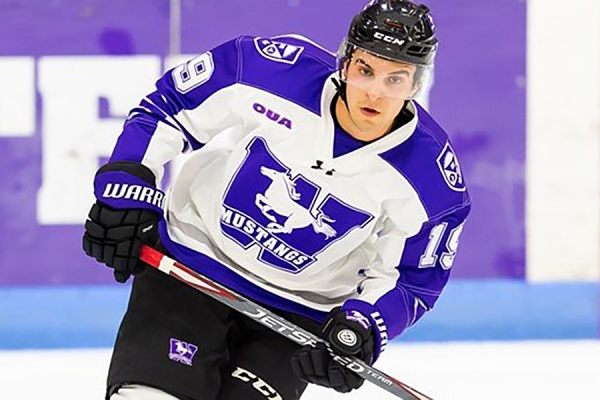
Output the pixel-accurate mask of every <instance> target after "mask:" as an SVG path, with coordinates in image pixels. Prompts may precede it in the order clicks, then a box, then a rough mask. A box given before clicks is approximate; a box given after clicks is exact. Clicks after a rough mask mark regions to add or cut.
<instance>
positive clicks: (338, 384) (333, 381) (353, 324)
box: [291, 308, 375, 393]
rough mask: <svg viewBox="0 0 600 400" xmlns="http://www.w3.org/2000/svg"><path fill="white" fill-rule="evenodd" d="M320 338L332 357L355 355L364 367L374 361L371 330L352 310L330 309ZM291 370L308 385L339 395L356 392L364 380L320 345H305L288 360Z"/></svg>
mask: <svg viewBox="0 0 600 400" xmlns="http://www.w3.org/2000/svg"><path fill="white" fill-rule="evenodd" d="M323 337H324V338H325V339H326V340H327V341H328V342H329V343H330V344H331V348H332V350H333V351H334V352H335V354H338V355H340V356H354V357H357V358H359V359H361V360H363V361H365V362H366V363H367V364H369V365H370V364H371V363H372V362H373V354H374V349H375V344H374V338H373V329H372V327H371V326H370V323H369V322H368V320H367V319H366V318H365V317H362V316H359V315H358V314H357V313H356V312H354V311H340V308H335V309H333V310H332V311H331V312H330V313H329V315H328V316H327V319H326V321H325V323H324V325H323ZM291 366H292V370H293V371H294V373H295V374H296V376H297V377H298V378H300V379H301V380H303V381H306V382H308V383H314V384H316V385H319V386H324V387H328V388H333V389H335V390H336V391H338V392H340V393H347V392H350V391H351V390H353V389H358V388H359V387H360V386H361V385H362V384H363V382H364V379H363V378H361V377H359V376H358V375H356V374H355V373H354V372H352V371H350V370H349V369H348V368H346V367H344V366H342V365H341V364H339V363H338V362H337V361H335V360H334V359H333V357H332V355H331V353H330V352H329V350H328V349H327V347H326V346H325V344H323V343H318V344H317V345H316V346H315V347H310V346H304V347H302V348H301V349H300V350H298V351H296V353H294V354H293V355H292V358H291Z"/></svg>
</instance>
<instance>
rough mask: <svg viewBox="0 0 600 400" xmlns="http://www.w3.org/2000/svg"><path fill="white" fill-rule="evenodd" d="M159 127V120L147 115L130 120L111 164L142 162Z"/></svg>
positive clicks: (119, 140) (114, 151) (111, 159)
mask: <svg viewBox="0 0 600 400" xmlns="http://www.w3.org/2000/svg"><path fill="white" fill-rule="evenodd" d="M157 126H158V120H157V119H156V118H153V117H151V116H149V115H147V114H137V115H135V116H133V117H131V118H130V119H128V120H127V121H126V122H125V126H124V127H123V132H122V133H121V135H120V136H119V139H118V140H117V145H116V146H115V148H114V150H113V153H112V155H111V157H110V162H115V161H134V162H142V160H143V159H144V155H145V154H146V150H148V146H149V144H150V140H152V135H154V132H155V131H156V127H157Z"/></svg>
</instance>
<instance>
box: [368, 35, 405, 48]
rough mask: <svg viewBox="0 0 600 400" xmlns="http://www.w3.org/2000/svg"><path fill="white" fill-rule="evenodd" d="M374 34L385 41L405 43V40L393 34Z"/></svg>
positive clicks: (400, 44) (376, 37)
mask: <svg viewBox="0 0 600 400" xmlns="http://www.w3.org/2000/svg"><path fill="white" fill-rule="evenodd" d="M373 36H374V37H375V39H381V40H383V41H384V42H388V43H391V44H397V45H398V46H402V45H403V44H404V40H400V39H396V38H395V37H393V36H388V35H385V34H383V33H381V32H375V35H373Z"/></svg>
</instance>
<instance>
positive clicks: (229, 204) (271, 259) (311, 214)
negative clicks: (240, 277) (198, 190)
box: [221, 137, 373, 273]
mask: <svg viewBox="0 0 600 400" xmlns="http://www.w3.org/2000/svg"><path fill="white" fill-rule="evenodd" d="M246 152H247V154H246V157H245V159H244V161H243V162H242V164H241V165H240V167H239V169H238V170H237V172H236V173H235V175H234V177H233V178H232V180H231V182H230V183H229V186H228V188H227V191H226V193H225V197H224V199H223V211H222V215H221V230H222V231H223V234H225V235H226V236H227V237H229V238H231V239H232V240H233V241H234V242H236V243H237V244H238V245H240V246H241V247H243V248H244V249H247V250H249V249H251V248H254V247H256V246H257V247H258V248H259V251H258V259H259V260H260V261H261V262H263V263H265V264H267V265H270V266H273V267H275V268H278V269H281V270H284V271H287V272H291V273H298V272H300V271H302V270H303V269H305V268H306V267H308V266H309V265H311V264H312V263H314V262H315V261H316V259H317V258H316V257H317V256H318V255H319V253H321V252H322V251H323V250H325V249H326V248H327V247H329V246H331V245H332V244H333V243H335V242H337V241H338V240H341V239H342V238H344V237H345V236H346V235H348V234H349V233H350V232H351V231H352V230H353V229H357V228H362V227H364V226H366V225H367V224H368V223H369V222H370V221H371V220H372V219H373V216H372V215H371V214H369V213H367V212H365V211H362V210H358V209H356V208H354V207H352V206H350V205H348V204H346V203H344V202H343V201H342V200H340V199H338V198H337V197H335V196H333V195H332V194H330V193H329V194H328V193H323V190H322V188H320V187H319V186H317V185H316V184H315V183H313V182H311V181H309V180H308V179H307V178H305V177H304V176H302V175H301V174H297V175H293V174H292V172H291V170H290V168H288V167H286V166H285V165H284V164H283V163H282V162H281V161H279V160H278V159H277V158H276V157H275V156H274V155H273V153H272V152H271V151H270V149H269V148H268V146H267V144H266V142H265V140H264V139H263V138H261V137H256V138H254V139H253V140H252V141H251V142H250V143H249V144H248V146H247V147H246Z"/></svg>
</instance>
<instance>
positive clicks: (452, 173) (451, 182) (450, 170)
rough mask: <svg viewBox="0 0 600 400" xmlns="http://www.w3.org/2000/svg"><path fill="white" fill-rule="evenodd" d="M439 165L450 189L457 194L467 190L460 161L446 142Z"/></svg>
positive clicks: (439, 158) (439, 157)
mask: <svg viewBox="0 0 600 400" xmlns="http://www.w3.org/2000/svg"><path fill="white" fill-rule="evenodd" d="M437 165H438V167H439V169H440V172H441V173H442V176H443V177H444V180H445V181H446V183H447V184H448V186H449V187H450V189H452V190H454V191H456V192H464V191H465V190H466V187H465V182H464V180H463V177H462V172H461V170H460V165H459V164H458V159H457V158H456V155H455V154H454V150H452V147H450V143H448V142H446V145H445V146H444V149H443V150H442V152H441V153H440V155H439V156H438V158H437Z"/></svg>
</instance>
